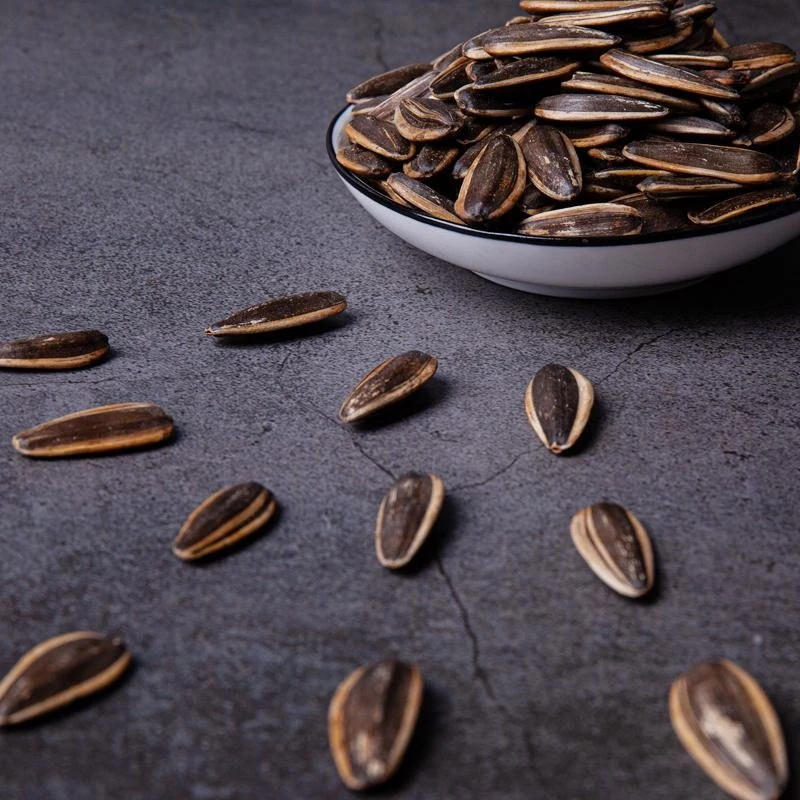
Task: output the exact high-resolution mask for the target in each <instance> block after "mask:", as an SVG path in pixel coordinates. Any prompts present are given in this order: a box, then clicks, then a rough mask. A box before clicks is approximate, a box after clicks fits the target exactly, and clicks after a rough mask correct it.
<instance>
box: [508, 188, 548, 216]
mask: <svg viewBox="0 0 800 800" xmlns="http://www.w3.org/2000/svg"><path fill="white" fill-rule="evenodd" d="M517 208H518V209H519V210H520V211H521V212H522V213H523V214H524V215H525V216H531V215H532V214H538V213H540V212H542V211H550V210H551V209H553V208H555V203H553V201H552V200H551V199H550V198H549V197H547V195H544V194H542V193H541V192H540V191H539V190H538V189H537V188H536V187H535V186H534V185H533V184H532V183H530V184H528V185H527V186H526V187H525V191H524V192H523V193H522V197H520V199H519V200H517Z"/></svg>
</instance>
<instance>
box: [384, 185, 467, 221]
mask: <svg viewBox="0 0 800 800" xmlns="http://www.w3.org/2000/svg"><path fill="white" fill-rule="evenodd" d="M386 183H387V185H388V186H389V187H390V188H391V189H392V190H393V191H394V192H395V193H396V194H398V195H400V197H402V198H403V200H405V201H406V203H408V204H409V205H410V206H413V207H414V208H416V209H419V210H420V211H424V212H425V213H426V214H430V216H432V217H435V218H436V219H440V220H443V221H444V222H452V223H453V224H454V225H463V224H464V223H463V222H462V221H461V219H459V217H458V216H457V215H456V212H455V210H454V208H453V201H452V200H450V199H449V198H448V197H445V196H444V195H443V194H441V193H439V192H437V191H436V189H434V188H432V187H431V186H428V185H427V184H425V183H422V181H418V180H416V179H415V178H409V177H408V175H405V174H404V173H402V172H395V173H394V174H392V175H390V176H389V178H388V179H387V181H386Z"/></svg>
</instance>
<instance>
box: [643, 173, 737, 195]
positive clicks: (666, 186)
mask: <svg viewBox="0 0 800 800" xmlns="http://www.w3.org/2000/svg"><path fill="white" fill-rule="evenodd" d="M742 189H744V186H742V184H741V183H731V182H730V181H722V180H718V179H716V178H703V177H696V176H694V175H667V176H663V177H656V178H647V179H645V180H644V181H642V182H641V183H640V184H639V190H640V191H642V192H644V193H645V194H646V195H647V196H648V197H649V198H650V199H651V200H684V199H691V198H693V197H704V196H705V195H709V194H725V193H728V194H730V193H731V192H739V191H741V190H742Z"/></svg>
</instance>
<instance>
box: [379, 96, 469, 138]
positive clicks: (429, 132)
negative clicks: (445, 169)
mask: <svg viewBox="0 0 800 800" xmlns="http://www.w3.org/2000/svg"><path fill="white" fill-rule="evenodd" d="M463 123H464V118H463V117H462V116H461V115H460V114H458V113H456V112H454V111H453V110H452V109H451V108H450V107H449V106H448V105H447V104H446V103H445V102H444V101H443V100H437V99H436V98H435V97H423V98H421V99H419V100H403V102H402V103H400V105H399V106H398V107H397V110H396V111H395V112H394V124H395V125H396V126H397V130H399V131H400V134H401V135H402V136H403V137H405V138H406V139H408V140H409V141H411V142H434V141H436V140H437V139H444V138H446V137H448V136H452V135H453V134H454V133H456V132H457V131H458V130H459V128H460V127H461V126H462V124H463Z"/></svg>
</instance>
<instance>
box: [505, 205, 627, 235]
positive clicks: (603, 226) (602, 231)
mask: <svg viewBox="0 0 800 800" xmlns="http://www.w3.org/2000/svg"><path fill="white" fill-rule="evenodd" d="M641 230H642V218H641V216H640V215H639V213H638V212H637V211H636V210H635V209H633V208H628V207H626V206H621V205H613V204H611V203H589V204H587V205H583V206H574V207H572V208H562V209H558V210H555V211H545V212H544V213H542V214H534V216H532V217H528V219H525V220H523V221H522V223H521V224H520V226H519V229H518V231H519V233H521V234H523V235H525V236H548V237H549V236H556V237H567V238H581V239H583V238H595V237H597V238H600V237H609V236H634V235H636V234H637V233H641Z"/></svg>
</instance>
